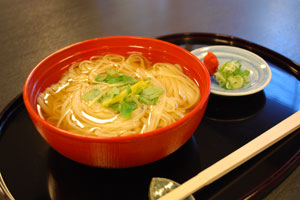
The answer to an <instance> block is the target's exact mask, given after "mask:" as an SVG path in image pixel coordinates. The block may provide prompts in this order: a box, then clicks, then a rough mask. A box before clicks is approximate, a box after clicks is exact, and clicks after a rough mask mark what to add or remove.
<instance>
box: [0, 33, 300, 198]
mask: <svg viewBox="0 0 300 200" xmlns="http://www.w3.org/2000/svg"><path fill="white" fill-rule="evenodd" d="M160 39H162V40H165V41H169V42H172V43H174V44H177V45H179V46H182V47H184V48H186V49H188V50H193V49H195V48H198V47H202V46H206V45H232V46H237V47H241V48H244V49H247V50H250V51H252V52H254V53H256V54H258V55H260V56H261V57H262V58H264V59H265V60H266V61H267V62H268V64H269V65H270V67H271V71H272V80H271V82H270V84H269V85H268V86H267V87H266V88H265V89H264V90H263V91H261V92H259V93H256V94H253V95H249V96H243V97H223V96H217V95H211V96H210V100H209V104H208V107H207V111H206V113H205V116H204V118H203V121H202V122H201V124H200V126H199V128H198V129H197V131H196V132H195V134H194V136H193V137H192V138H191V139H190V140H189V141H188V142H187V143H186V144H185V145H184V146H183V147H182V148H180V149H179V150H178V151H176V152H175V153H173V154H172V155H170V156H168V157H166V158H164V159H162V160H160V161H157V162H155V163H152V164H149V165H145V166H141V167H135V168H129V169H101V168H92V167H88V166H84V165H81V164H78V163H75V162H73V161H71V160H69V159H67V158H65V157H63V156H61V155H60V154H58V153H57V152H55V151H54V150H53V149H52V148H50V147H49V146H48V145H47V143H45V142H44V141H43V139H42V138H41V137H40V135H39V134H38V133H37V131H36V130H35V128H34V126H33V124H32V122H31V120H30V119H29V116H28V114H27V111H26V109H25V107H24V104H23V100H22V97H21V96H18V97H16V99H14V100H13V101H12V102H11V104H10V105H8V106H7V107H6V109H5V110H4V111H3V112H2V113H1V116H0V128H1V135H0V172H1V174H2V178H3V179H2V180H0V181H1V182H0V195H2V196H3V197H2V198H4V199H9V197H8V196H9V194H8V192H7V190H6V188H8V190H9V191H10V193H11V194H12V196H13V197H14V198H16V199H31V200H32V199H34V200H40V199H72V200H77V199H110V200H113V199H147V198H148V197H147V196H148V187H149V184H150V181H151V178H152V177H165V178H170V179H172V180H175V181H177V182H179V183H183V182H184V181H186V180H188V179H190V178H191V177H193V176H195V175H196V174H197V173H199V172H200V171H201V170H203V169H205V168H207V167H208V166H210V165H212V164H213V163H215V162H216V161H218V160H220V159H221V158H223V157H225V156H226V155H228V154H230V153H231V152H233V151H234V150H236V149H238V148H239V147H241V146H243V145H244V144H246V143H247V142H249V141H250V140H252V139H254V138H255V137H257V136H258V135H260V134H261V133H263V132H264V131H266V130H268V129H269V128H271V127H272V126H274V125H275V124H277V123H279V122H280V121H282V120H283V119H285V118H286V117H288V116H290V115H291V114H293V113H294V112H296V111H297V110H299V108H300V103H299V102H300V81H299V80H300V66H299V65H297V64H296V63H294V62H292V61H291V60H289V59H288V58H286V57H284V56H282V55H280V54H278V53H276V52H274V51H272V50H269V49H267V48H264V47H262V46H259V45H257V44H254V43H251V42H248V41H245V40H243V39H239V38H236V37H232V36H227V35H219V34H209V33H186V34H174V35H167V36H162V37H160ZM299 132H300V130H297V131H295V132H294V133H292V134H291V135H290V136H288V137H287V138H285V139H283V140H282V141H280V142H279V143H277V144H275V145H274V146H272V147H271V148H269V149H267V150H266V151H264V152H263V153H261V154H259V155H258V156H256V157H254V158H253V159H251V160H250V161H248V162H246V163H245V164H243V165H242V166H240V167H239V168H237V169H235V170H234V171H232V172H231V173H229V174H227V175H226V176H224V177H223V178H221V179H219V180H217V181H216V182H214V183H212V184H211V185H209V186H207V187H205V188H203V189H202V190H200V191H198V192H197V193H195V194H194V196H195V198H196V199H243V198H252V199H260V198H262V197H264V196H265V195H266V194H268V193H269V192H270V191H271V190H272V189H273V188H274V187H276V186H277V185H278V184H280V183H281V182H282V181H284V179H285V178H286V177H287V176H288V175H289V174H290V173H291V172H292V171H293V170H294V169H295V168H296V167H297V166H298V165H299V163H300V159H299V158H300V145H299V144H300V135H299ZM0 199H1V198H0Z"/></svg>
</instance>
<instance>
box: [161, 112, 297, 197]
mask: <svg viewBox="0 0 300 200" xmlns="http://www.w3.org/2000/svg"><path fill="white" fill-rule="evenodd" d="M298 128H300V111H298V112H296V113H295V114H293V115H291V116H290V117H288V118H286V119H285V120H283V121H282V122H280V123H279V124H277V125H275V126H274V127H272V128H271V129H269V130H267V131H266V132H264V133H263V134H261V135H259V136H258V137H256V138H255V139H253V140H251V141H250V142H248V143H247V144H245V145H244V146H242V147H241V148H239V149H237V150H236V151H234V152H233V153H231V154H229V155H228V156H226V157H225V158H223V159H221V160H220V161H218V162H216V163H215V164H213V165H212V166H210V167H208V168H206V169H205V170H203V171H201V172H200V173H199V174H197V175H196V176H194V177H193V178H191V179H189V180H188V181H186V182H185V183H183V184H182V185H180V186H179V187H177V188H175V189H174V190H172V191H171V192H169V193H167V194H166V195H164V196H163V197H161V198H159V200H181V199H184V198H185V197H187V196H189V195H191V194H193V193H194V192H196V191H197V190H199V189H201V188H203V187H204V186H206V185H208V184H210V183H212V182H214V181H215V180H217V179H219V178H221V177H222V176H224V175H225V174H227V173H228V172H230V171H232V170H233V169H235V168H237V167H238V166H240V165H241V164H243V163H245V162H246V161H248V160H249V159H251V158H252V157H254V156H255V155H257V154H259V153H260V152H262V151H264V150H265V149H267V148H268V147H270V146H271V145H273V144H275V143H276V142H278V141H279V140H281V139H283V138H284V137H286V136H287V135H289V134H290V133H292V132H293V131H295V130H297V129H298Z"/></svg>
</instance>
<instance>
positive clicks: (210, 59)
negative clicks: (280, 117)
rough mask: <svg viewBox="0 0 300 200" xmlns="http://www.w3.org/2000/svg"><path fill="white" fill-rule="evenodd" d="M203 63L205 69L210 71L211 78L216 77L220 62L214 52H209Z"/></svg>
mask: <svg viewBox="0 0 300 200" xmlns="http://www.w3.org/2000/svg"><path fill="white" fill-rule="evenodd" d="M203 62H204V65H205V67H206V68H207V69H208V72H209V74H210V75H211V76H212V75H214V74H215V73H216V71H217V69H218V66H219V61H218V58H217V56H216V55H215V54H213V53H212V52H208V53H207V55H206V56H205V57H204V60H203Z"/></svg>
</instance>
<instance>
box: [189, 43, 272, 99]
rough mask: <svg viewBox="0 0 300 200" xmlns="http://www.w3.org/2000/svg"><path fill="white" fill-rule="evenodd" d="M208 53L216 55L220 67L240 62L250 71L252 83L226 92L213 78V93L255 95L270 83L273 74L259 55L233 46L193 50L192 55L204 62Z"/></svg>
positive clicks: (243, 67)
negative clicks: (228, 62)
mask: <svg viewBox="0 0 300 200" xmlns="http://www.w3.org/2000/svg"><path fill="white" fill-rule="evenodd" d="M207 52H212V53H214V54H215V55H216V56H217V58H218V60H219V66H221V65H222V64H223V63H225V62H226V61H229V60H239V61H240V62H241V64H242V69H243V70H245V69H247V70H249V71H250V74H249V78H250V82H249V83H248V84H247V85H245V86H244V87H242V88H239V89H236V90H226V89H224V88H222V87H221V86H219V84H218V83H217V81H216V79H215V77H211V93H213V94H217V95H223V96H244V95H249V94H254V93H256V92H259V91H261V90H263V89H264V88H265V87H266V86H267V85H268V84H269V82H270V80H271V77H272V73H271V70H270V67H269V65H268V63H267V62H266V61H265V60H264V59H262V58H261V57H259V56H258V55H256V54H254V53H252V52H250V51H247V50H245V49H241V48H238V47H232V46H221V45H218V46H207V47H202V48H199V49H195V50H193V51H192V52H191V53H192V54H194V55H195V56H197V57H198V58H199V59H200V60H201V61H202V62H203V58H204V57H205V56H206V54H207Z"/></svg>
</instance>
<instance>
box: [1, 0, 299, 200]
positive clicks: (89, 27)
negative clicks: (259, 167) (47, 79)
mask: <svg viewBox="0 0 300 200" xmlns="http://www.w3.org/2000/svg"><path fill="white" fill-rule="evenodd" d="M299 8H300V1H298V0H288V1H286V0H251V1H246V0H209V1H205V0H184V1H183V0H148V1H146V0H111V1H105V0H99V1H93V0H86V1H82V0H72V1H67V0H52V1H50V0H31V1H29V0H1V1H0V16H1V17H0V45H1V48H0V85H1V86H0V93H1V95H0V109H1V110H2V109H3V108H4V107H5V106H6V105H7V104H8V103H9V102H10V101H11V100H12V99H13V98H14V97H15V96H16V95H18V94H20V93H21V92H22V87H23V84H24V81H25V78H26V77H27V75H28V74H29V72H30V71H31V70H32V68H33V67H34V66H35V65H36V64H37V63H39V61H41V60H42V59H43V58H45V57H46V56H47V55H49V54H51V53H52V52H54V51H56V50H58V49H60V48H63V47H65V46H67V45H70V44H73V43H76V42H79V41H82V40H87V39H91V38H97V37H102V36H113V35H135V36H147V37H158V36H161V35H167V34H173V33H184V32H210V33H221V34H227V35H232V36H236V37H240V38H243V39H245V40H248V41H251V42H254V43H257V44H260V45H262V46H265V47H267V48H270V49H272V50H274V51H276V52H278V53H280V54H282V55H284V56H286V57H288V58H290V59H291V60H293V61H295V62H296V63H300V23H299V22H300V12H299ZM299 185H300V169H298V170H296V171H294V173H293V174H292V175H291V176H290V177H289V178H288V179H286V180H285V182H283V183H282V184H281V185H280V186H279V187H278V188H277V189H275V190H274V191H273V193H271V194H270V195H269V196H268V197H267V199H294V198H296V197H297V195H298V197H299V196H300V186H299Z"/></svg>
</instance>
